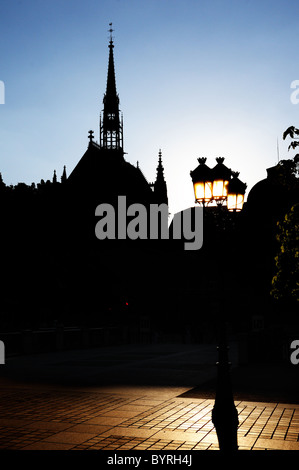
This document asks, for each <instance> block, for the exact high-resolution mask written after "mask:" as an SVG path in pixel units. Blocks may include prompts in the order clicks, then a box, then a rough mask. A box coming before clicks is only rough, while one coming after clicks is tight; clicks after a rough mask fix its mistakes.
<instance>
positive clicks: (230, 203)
mask: <svg viewBox="0 0 299 470" xmlns="http://www.w3.org/2000/svg"><path fill="white" fill-rule="evenodd" d="M216 161H217V164H216V166H215V167H214V168H213V169H210V168H209V167H208V166H207V165H206V159H205V158H199V159H198V162H199V166H198V167H197V168H195V170H193V171H191V172H190V175H191V178H192V182H193V187H194V194H195V201H196V202H197V203H199V204H202V205H203V206H204V205H206V204H209V203H211V202H213V201H215V202H216V204H217V206H224V204H225V203H226V207H227V210H228V211H230V212H240V211H241V210H242V208H243V203H244V195H245V190H246V184H245V183H242V182H241V181H240V180H239V179H238V176H239V173H235V172H232V171H231V170H230V169H229V168H227V167H226V166H225V165H224V163H223V161H224V158H221V157H218V158H216ZM215 249H216V247H215ZM217 259H218V263H221V260H219V258H218V256H217ZM217 281H218V283H217V284H218V285H217V292H218V291H219V290H220V286H221V284H220V281H221V280H220V279H217ZM221 307H222V306H221V305H220V303H219V302H218V303H217V302H216V303H215V304H214V309H215V313H216V314H217V333H218V334H217V336H218V347H217V349H218V362H217V387H216V396H215V403H214V408H213V410H212V422H213V424H214V426H215V429H216V433H217V437H218V442H219V448H220V450H224V451H236V450H238V438H237V429H238V424H239V420H238V412H237V410H236V407H235V404H234V399H233V393H232V386H231V382H230V373H229V368H230V363H229V361H228V347H227V342H226V334H225V320H224V318H223V316H221V314H220V312H221V311H222V308H221Z"/></svg>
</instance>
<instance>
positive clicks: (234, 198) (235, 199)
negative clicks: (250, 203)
mask: <svg viewBox="0 0 299 470" xmlns="http://www.w3.org/2000/svg"><path fill="white" fill-rule="evenodd" d="M243 203H244V195H243V194H229V195H228V196H227V209H228V210H229V211H237V212H238V211H241V210H242V208H243Z"/></svg>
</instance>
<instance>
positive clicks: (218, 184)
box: [213, 180, 228, 200]
mask: <svg viewBox="0 0 299 470" xmlns="http://www.w3.org/2000/svg"><path fill="white" fill-rule="evenodd" d="M227 187H228V181H223V180H216V181H213V198H214V199H216V200H217V199H218V200H219V199H225V198H226V197H227Z"/></svg>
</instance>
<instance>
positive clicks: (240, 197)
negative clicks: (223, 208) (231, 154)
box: [227, 173, 247, 212]
mask: <svg viewBox="0 0 299 470" xmlns="http://www.w3.org/2000/svg"><path fill="white" fill-rule="evenodd" d="M238 176H239V173H233V178H232V179H231V181H230V183H229V186H228V194H227V209H228V210H229V211H230V212H240V211H241V210H242V209H243V204H244V196H245V191H246V186H247V185H246V183H242V181H240V180H239V178H238Z"/></svg>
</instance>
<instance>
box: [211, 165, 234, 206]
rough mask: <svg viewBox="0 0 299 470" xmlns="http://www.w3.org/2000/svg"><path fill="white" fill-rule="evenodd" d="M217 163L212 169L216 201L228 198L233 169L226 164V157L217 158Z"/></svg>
mask: <svg viewBox="0 0 299 470" xmlns="http://www.w3.org/2000/svg"><path fill="white" fill-rule="evenodd" d="M216 161H217V165H216V166H215V167H214V168H213V169H212V179H213V199H214V200H215V201H216V202H221V201H224V200H225V199H226V198H227V194H228V193H227V190H228V185H229V181H230V179H231V173H232V172H231V170H230V169H229V168H227V167H226V166H225V165H224V164H223V161H224V158H222V157H218V158H216Z"/></svg>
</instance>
